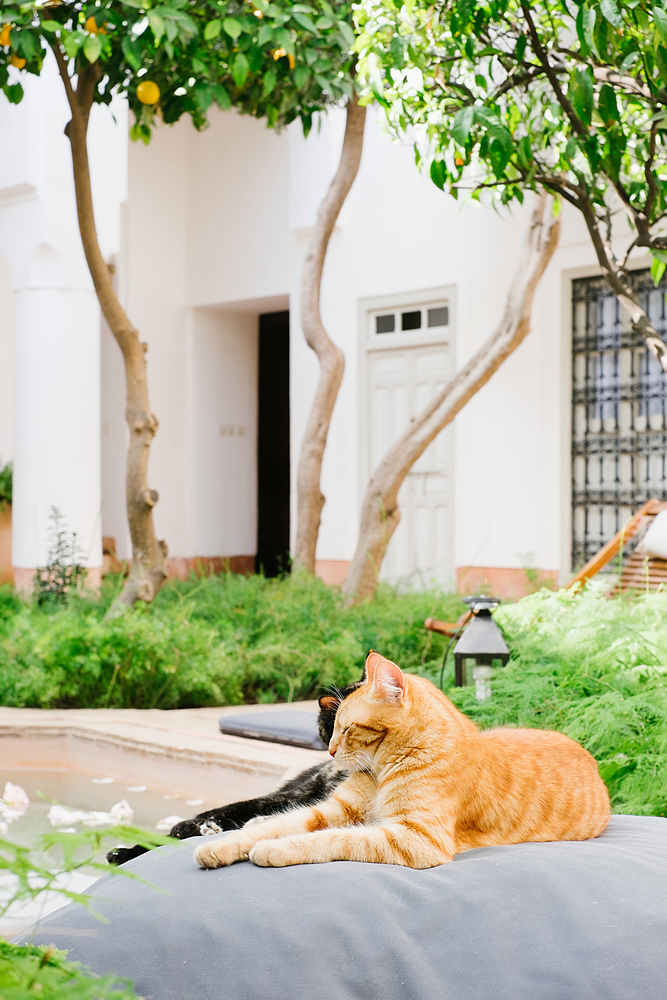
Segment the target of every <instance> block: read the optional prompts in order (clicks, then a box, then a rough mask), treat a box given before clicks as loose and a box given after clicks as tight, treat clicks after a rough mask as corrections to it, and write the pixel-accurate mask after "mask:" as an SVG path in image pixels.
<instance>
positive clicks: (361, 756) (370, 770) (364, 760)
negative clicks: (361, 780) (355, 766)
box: [355, 750, 380, 782]
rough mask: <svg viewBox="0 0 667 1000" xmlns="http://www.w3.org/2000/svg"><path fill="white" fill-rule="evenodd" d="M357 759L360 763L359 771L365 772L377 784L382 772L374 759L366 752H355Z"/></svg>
mask: <svg viewBox="0 0 667 1000" xmlns="http://www.w3.org/2000/svg"><path fill="white" fill-rule="evenodd" d="M355 758H356V760H357V761H358V763H359V770H360V771H365V772H366V773H367V774H370V775H371V777H372V778H373V779H374V780H375V781H376V782H377V780H378V778H379V776H380V772H379V769H378V766H377V764H376V763H375V761H374V760H373V758H372V757H371V756H370V754H368V753H367V752H366V751H365V750H357V751H355Z"/></svg>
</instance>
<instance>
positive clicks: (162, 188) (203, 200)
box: [121, 111, 595, 572]
mask: <svg viewBox="0 0 667 1000" xmlns="http://www.w3.org/2000/svg"><path fill="white" fill-rule="evenodd" d="M343 129H344V113H342V112H340V111H333V112H331V114H330V116H329V117H328V118H325V119H324V121H323V125H322V128H321V130H320V131H319V132H318V130H317V128H314V129H313V131H312V133H311V135H310V136H309V138H308V139H307V140H304V139H303V136H302V134H301V126H300V124H299V123H294V124H293V125H292V126H290V128H289V129H287V130H286V132H284V133H282V134H276V133H274V132H272V131H271V130H267V129H266V128H265V127H264V125H263V123H262V122H258V121H256V120H254V119H251V118H243V117H241V116H238V115H235V114H231V113H225V114H223V113H219V112H214V113H213V114H212V119H211V127H210V128H209V129H208V130H207V131H205V132H203V133H201V134H197V133H196V132H195V131H194V130H193V129H192V127H191V126H190V125H189V124H187V123H185V122H184V123H181V124H180V125H178V126H176V127H175V128H171V129H167V128H161V129H158V132H157V134H156V136H155V138H154V140H153V142H152V144H151V146H149V147H148V148H146V147H143V146H133V147H132V148H131V149H130V154H129V162H130V189H129V190H130V194H129V206H128V225H127V234H128V235H127V247H126V250H125V252H124V259H123V262H122V267H121V271H122V274H124V275H125V279H124V280H125V281H126V289H127V291H126V300H127V303H128V306H129V309H130V315H131V317H132V319H133V321H134V322H135V323H137V324H138V326H139V327H140V329H141V331H142V336H145V338H146V339H147V340H148V342H149V343H150V352H149V355H148V362H149V380H150V391H151V400H152V406H153V408H154V410H155V412H156V414H157V416H158V418H159V419H160V422H161V424H160V430H159V432H158V436H157V437H156V439H155V442H154V445H153V449H152V458H151V485H152V486H154V487H156V488H157V489H158V490H159V491H160V493H161V499H160V503H159V504H158V506H157V508H156V522H157V524H158V530H159V532H160V534H161V535H163V536H164V537H165V538H166V539H167V541H168V543H169V546H170V549H171V552H172V553H173V554H174V555H195V554H201V555H216V554H218V555H231V554H234V553H235V552H239V553H241V552H244V553H245V554H250V552H249V550H248V549H247V548H246V546H247V545H248V544H250V543H251V542H252V539H253V535H252V533H251V520H252V518H253V517H254V504H255V496H254V482H253V481H252V477H251V475H250V464H251V461H252V459H251V453H250V450H249V449H247V448H246V450H244V447H245V446H243V447H242V446H241V444H240V440H233V438H231V437H230V439H229V440H228V441H225V442H223V441H222V439H221V440H217V439H216V438H215V434H214V431H213V429H214V428H215V426H216V423H218V424H219V423H222V422H223V413H224V412H226V411H225V407H229V412H230V413H231V412H232V410H234V411H235V407H236V406H237V405H240V403H241V401H242V400H244V401H245V403H244V405H245V404H246V403H247V405H248V407H250V405H251V402H252V405H253V406H254V405H255V404H254V399H255V396H254V394H253V393H254V390H253V374H252V370H253V365H254V364H255V362H254V360H253V359H254V354H253V352H254V351H255V349H256V348H255V346H254V345H255V343H256V340H255V338H256V317H257V315H258V313H259V312H262V311H267V312H268V311H272V310H273V309H278V308H284V307H285V303H287V302H288V301H289V304H290V310H291V313H290V323H291V383H292V414H291V419H292V455H293V483H294V482H295V481H296V465H297V461H298V455H299V448H300V444H301V438H302V435H303V429H304V426H305V422H306V419H307V416H308V412H309V407H310V403H311V400H312V396H313V393H314V390H315V385H316V381H317V377H318V366H317V362H316V359H315V357H314V355H313V353H312V352H311V351H310V350H309V349H308V348H307V346H306V345H305V342H304V340H303V337H302V334H301V329H300V323H299V284H300V268H301V262H302V260H303V256H304V253H305V250H306V246H307V241H308V238H309V235H310V230H311V229H312V226H313V224H314V221H315V215H316V211H317V206H318V204H319V201H320V199H321V197H322V195H323V194H324V192H325V191H326V188H327V185H328V183H329V181H330V179H331V177H332V175H333V173H334V171H335V168H336V165H337V160H338V156H339V151H340V146H341V143H342V137H343ZM530 209H531V205H530V204H529V203H527V204H526V206H524V207H523V208H522V207H520V206H517V207H516V208H515V209H513V211H512V212H511V213H510V212H509V211H507V212H502V213H497V212H495V211H493V210H492V209H490V208H488V207H483V206H481V205H478V204H474V203H472V204H471V203H465V202H457V201H455V200H454V199H452V198H451V197H449V196H447V195H445V194H443V193H442V192H440V191H438V190H437V188H435V186H434V185H433V184H432V183H431V181H430V180H429V179H428V178H427V177H423V176H420V175H419V174H418V173H417V171H416V168H415V166H414V157H413V152H412V148H411V147H410V146H408V145H401V144H399V143H396V142H395V141H393V140H391V139H390V138H389V137H388V136H387V135H386V134H385V133H384V131H383V129H382V125H381V122H380V121H379V120H378V116H377V115H376V114H374V113H373V112H370V113H369V120H368V122H367V126H366V140H365V148H364V155H363V159H362V164H361V169H360V173H359V176H358V178H357V181H356V183H355V185H354V187H353V189H352V192H351V194H350V197H349V199H348V202H347V204H346V206H345V209H344V211H343V213H342V214H341V218H340V219H339V223H338V225H337V227H336V231H335V232H334V234H333V237H332V240H331V245H330V248H329V254H328V258H327V262H326V266H325V271H324V278H323V288H322V315H323V319H324V323H325V326H326V328H327V330H328V331H329V333H330V335H331V337H332V339H333V340H334V341H335V342H336V343H338V344H339V345H340V346H341V347H342V348H343V350H344V352H345V357H346V372H345V377H344V380H343V384H342V386H341V391H340V395H339V399H338V401H337V404H336V407H335V410H334V414H333V420H332V425H331V432H330V436H329V443H328V447H327V452H326V455H325V461H324V469H323V477H322V487H323V491H324V493H325V496H326V497H327V503H326V505H325V507H324V511H323V516H322V526H321V530H320V539H319V545H318V558H320V559H324V560H349V559H350V558H351V557H352V554H353V552H354V548H355V544H356V538H357V529H358V515H359V508H360V503H361V499H362V497H363V493H364V490H365V487H366V483H367V477H368V474H369V469H368V467H367V466H366V465H364V462H363V458H362V455H363V451H364V436H365V435H366V433H367V428H366V426H365V399H364V393H365V385H364V382H363V370H364V365H363V349H362V346H361V341H362V339H363V335H364V330H363V329H362V327H363V320H362V319H360V311H359V302H360V300H364V299H371V298H372V299H373V300H374V301H381V300H382V298H383V297H387V298H388V297H391V298H392V300H395V299H396V297H399V298H400V296H401V295H405V296H406V297H407V299H411V300H414V296H415V295H418V294H419V293H420V291H421V290H425V289H431V288H436V287H442V286H453V287H454V288H455V298H456V326H455V331H454V334H455V339H454V343H453V344H452V350H453V351H454V353H455V357H456V364H457V366H461V365H462V364H463V363H465V361H466V360H467V359H468V358H469V357H470V356H471V355H472V353H473V352H474V351H476V350H477V349H478V347H479V346H480V345H481V344H482V343H483V341H484V340H485V339H486V338H487V337H488V336H489V335H490V334H491V332H492V331H493V329H494V327H495V325H496V324H497V323H498V321H499V320H500V318H501V315H502V312H503V309H504V305H505V298H506V295H507V291H508V289H509V285H510V282H511V280H512V276H513V274H514V270H515V268H516V266H517V264H518V260H519V257H520V251H521V244H522V241H523V238H524V233H525V230H526V227H527V225H528V221H529V218H530ZM594 263H595V262H594V259H593V255H592V251H591V248H590V245H589V242H588V238H587V236H586V233H585V231H584V230H583V227H582V225H581V222H580V220H579V219H578V218H577V217H576V216H575V215H574V214H573V213H572V212H570V211H569V210H568V209H567V208H566V209H565V212H564V230H563V237H562V241H561V249H560V250H559V251H558V254H557V256H556V258H555V259H554V261H552V263H551V265H550V266H549V268H548V270H547V272H546V274H545V276H544V278H543V280H542V283H541V286H540V288H539V289H538V292H537V294H536V297H535V306H534V313H533V332H532V333H531V334H530V336H529V337H528V339H527V340H526V341H525V343H524V344H523V345H522V346H521V347H520V348H519V349H518V350H517V351H516V353H515V355H514V356H513V357H511V358H510V359H509V360H508V361H507V362H506V363H505V364H504V365H503V367H502V368H501V370H500V371H499V372H498V373H497V374H496V375H495V376H494V377H493V378H492V380H491V382H490V383H489V384H488V385H487V386H486V387H485V388H484V389H483V390H482V391H481V392H480V393H479V394H478V395H477V396H476V397H475V398H474V399H473V400H472V401H471V402H470V404H469V405H468V406H467V407H466V408H465V410H464V411H463V413H462V414H461V415H460V416H459V417H458V418H457V420H456V424H455V430H454V436H455V455H456V465H455V476H454V496H455V499H454V508H455V510H454V517H455V531H454V535H455V543H454V548H455V551H454V562H455V564H456V565H457V566H469V565H478V566H498V567H505V568H512V567H514V568H517V569H519V568H521V567H522V566H526V565H534V566H536V567H540V568H545V569H557V568H560V569H561V570H563V571H564V572H566V570H567V568H569V567H568V566H567V565H566V564H567V562H568V560H569V555H568V552H569V503H570V499H569V481H570V471H569V438H568V434H569V423H568V421H569V354H568V351H569V318H568V317H569V312H568V310H569V299H568V296H569V286H568V284H567V280H565V279H564V278H563V275H564V273H566V272H567V271H568V268H572V267H590V268H592V269H594ZM568 273H569V272H568ZM207 310H210V311H207ZM223 314H224V315H225V316H226V317H227V318H226V319H225V320H224V322H223V320H222V319H221V316H222V315H223ZM225 324H228V325H225ZM188 386H189V387H190V388H189V389H188ZM188 392H190V393H191V396H190V397H188ZM224 419H225V420H227V417H226V416H225V417H224ZM239 419H240V418H239ZM243 419H245V417H244V418H243ZM235 420H236V418H235V417H234V418H233V419H232V417H231V416H230V417H229V423H230V424H231V423H233V422H234V421H235ZM196 428H206V431H205V433H201V434H199V433H198V432H197V431H196ZM246 444H247V442H246ZM233 448H237V449H238V454H236V456H234V452H233ZM225 449H226V451H225ZM202 482H207V484H208V488H205V487H202ZM231 482H236V483H238V484H243V486H242V488H241V487H239V491H238V493H233V494H232V495H230V493H229V492H228V490H229V484H230V483H231ZM188 484H189V485H188ZM188 490H189V491H190V492H189V493H188ZM241 496H242V497H243V500H242V501H240V500H239V497H241ZM293 501H294V515H295V514H296V507H295V501H296V497H295V495H294V490H293ZM294 526H295V516H294V517H293V527H294Z"/></svg>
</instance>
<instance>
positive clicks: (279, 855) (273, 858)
mask: <svg viewBox="0 0 667 1000" xmlns="http://www.w3.org/2000/svg"><path fill="white" fill-rule="evenodd" d="M248 857H249V858H250V860H251V861H252V863H253V864H254V865H259V867H260V868H286V867H287V866H288V865H301V864H303V863H304V860H305V859H304V857H303V849H302V848H301V849H299V847H297V845H295V844H293V843H292V842H291V840H290V838H288V837H285V838H283V839H282V840H260V841H259V843H258V844H255V846H254V847H253V849H252V850H251V851H250V854H249V855H248Z"/></svg>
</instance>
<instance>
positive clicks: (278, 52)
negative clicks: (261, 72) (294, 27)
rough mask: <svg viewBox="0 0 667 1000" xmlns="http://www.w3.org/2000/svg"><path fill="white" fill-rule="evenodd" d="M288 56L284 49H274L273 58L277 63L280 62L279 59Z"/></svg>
mask: <svg viewBox="0 0 667 1000" xmlns="http://www.w3.org/2000/svg"><path fill="white" fill-rule="evenodd" d="M286 55H287V53H286V52H285V50H284V49H274V50H273V58H274V60H275V61H276V62H277V61H278V59H282V57H283V56H286Z"/></svg>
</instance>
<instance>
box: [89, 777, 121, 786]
mask: <svg viewBox="0 0 667 1000" xmlns="http://www.w3.org/2000/svg"><path fill="white" fill-rule="evenodd" d="M115 780H116V779H115V778H93V784H94V785H113V783H114V781H115Z"/></svg>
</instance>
